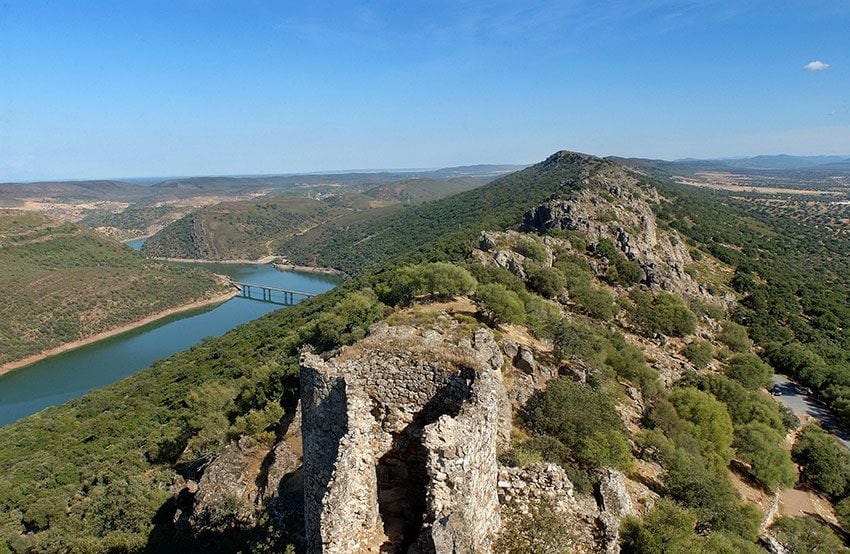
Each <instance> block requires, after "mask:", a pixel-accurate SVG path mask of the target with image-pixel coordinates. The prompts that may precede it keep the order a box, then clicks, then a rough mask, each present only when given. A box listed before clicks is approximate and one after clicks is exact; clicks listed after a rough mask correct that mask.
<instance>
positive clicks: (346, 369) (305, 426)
mask: <svg viewBox="0 0 850 554" xmlns="http://www.w3.org/2000/svg"><path fill="white" fill-rule="evenodd" d="M405 341H407V344H409V345H410V346H411V348H410V349H405V348H399V345H404V344H405ZM422 341H423V338H422V337H421V336H419V335H417V334H416V331H415V330H413V329H412V328H409V327H407V328H401V327H396V328H392V327H387V326H386V325H383V326H379V328H376V329H373V331H372V333H371V335H370V336H369V337H368V338H367V339H364V341H361V342H360V343H359V344H358V347H357V349H343V350H342V352H341V353H340V354H339V355H337V356H336V357H335V358H331V359H330V360H327V361H326V360H323V359H322V358H321V357H319V356H316V355H312V354H305V355H304V356H303V358H302V371H301V395H302V398H301V400H302V410H303V423H302V432H303V447H304V478H305V483H304V488H305V493H304V497H305V526H306V535H307V546H308V551H310V552H328V553H336V552H339V553H346V554H347V553H353V552H378V551H381V552H488V551H490V548H491V541H492V540H493V538H494V536H495V534H496V533H497V532H498V530H499V528H500V515H499V499H498V492H497V487H496V486H495V484H496V482H497V480H498V466H497V461H496V443H497V440H498V437H499V435H500V425H504V422H503V417H502V413H503V410H504V406H505V405H506V403H507V400H506V397H505V394H504V387H503V385H502V382H501V371H500V370H501V364H502V357H501V353H500V351H499V349H498V346H497V345H496V343H495V342H494V340H493V337H492V335H491V334H490V332H489V331H486V330H481V329H479V330H478V331H476V333H475V336H474V340H472V341H470V340H469V339H461V340H460V341H459V342H457V343H456V344H454V343H452V344H450V345H448V346H450V347H451V348H453V349H454V350H453V351H454V352H455V354H459V355H460V357H459V358H458V357H457V356H456V359H462V360H466V361H468V362H471V363H467V364H457V363H450V362H449V361H446V360H440V359H439V356H438V357H436V358H435V357H433V356H429V355H428V354H427V352H425V353H423V352H418V353H417V352H416V351H415V349H414V348H413V345H414V344H421V343H422ZM441 341H442V337H441V338H440V340H437V341H435V339H434V338H433V337H431V338H430V339H429V340H426V342H431V343H435V342H436V343H437V346H439V347H444V346H447V345H446V344H444V343H442V342H441ZM389 343H392V344H393V347H392V348H386V347H387V344H389ZM431 358H433V359H431ZM469 366H474V367H469ZM503 431H504V430H502V432H503Z"/></svg>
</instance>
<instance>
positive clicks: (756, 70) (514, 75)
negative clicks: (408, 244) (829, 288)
mask: <svg viewBox="0 0 850 554" xmlns="http://www.w3.org/2000/svg"><path fill="white" fill-rule="evenodd" d="M848 29H850V2H847V1H845V0H842V1H826V0H805V1H799V2H786V1H781V0H764V1H762V0H750V1H747V0H736V1H726V0H703V1H695V0H694V1H692V0H682V1H672V0H647V1H640V0H617V1H612V2H591V1H579V0H572V1H571V0H561V1H557V2H528V3H524V2H503V1H499V0H489V1H484V0H472V1H464V0H449V1H441V0H434V1H429V2H412V1H403V0H395V1H387V2H310V1H306V2H296V1H291V2H271V1H261V0H254V1H249V0H244V1H229V2H224V1H214V0H169V1H163V2H159V1H153V0H151V1H144V2H142V1H126V2H114V1H101V2H95V1H86V0H74V1H70V0H68V1H64V0H54V1H51V2H41V1H38V0H3V1H2V2H0V181H8V180H15V179H42V178H105V177H130V176H149V175H199V174H204V175H208V174H246V173H250V174H253V173H276V172H296V171H317V170H334V169H350V168H402V167H407V168H411V167H440V166H449V165H460V164H469V163H526V162H534V161H537V160H540V159H542V158H544V157H546V156H547V155H548V154H549V153H551V152H553V151H555V150H558V149H565V148H566V149H571V150H580V151H585V152H591V153H595V154H600V155H610V154H617V155H625V156H642V157H661V158H668V159H670V158H679V157H689V156H693V157H715V156H734V155H751V154H761V153H779V152H784V153H792V154H850V31H848ZM815 60H818V61H821V62H822V63H823V64H828V65H829V67H828V68H826V69H822V70H820V71H807V70H805V69H804V66H805V65H806V64H809V63H810V62H813V61H815Z"/></svg>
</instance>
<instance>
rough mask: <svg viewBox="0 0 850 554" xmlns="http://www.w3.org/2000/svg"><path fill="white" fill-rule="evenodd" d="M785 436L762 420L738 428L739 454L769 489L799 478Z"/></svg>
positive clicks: (786, 486)
mask: <svg viewBox="0 0 850 554" xmlns="http://www.w3.org/2000/svg"><path fill="white" fill-rule="evenodd" d="M784 439H785V437H784V436H782V435H781V434H779V433H778V432H777V431H776V430H775V429H773V428H771V427H768V426H767V425H765V424H764V423H759V422H754V423H748V424H746V425H743V426H741V427H739V428H738V429H736V430H735V439H734V441H733V443H732V444H733V445H734V446H735V451H736V452H737V453H738V457H739V458H740V459H741V460H743V461H744V462H746V463H748V464H749V465H750V474H751V475H752V476H753V478H755V480H756V481H758V482H759V483H761V484H762V485H763V486H764V487H765V488H766V489H768V490H769V491H775V490H777V489H779V488H789V487H792V486H793V485H794V483H795V482H796V481H797V472H796V469H795V468H794V462H792V461H791V453H790V452H788V451H787V450H786V449H785V446H784V442H785V440H784Z"/></svg>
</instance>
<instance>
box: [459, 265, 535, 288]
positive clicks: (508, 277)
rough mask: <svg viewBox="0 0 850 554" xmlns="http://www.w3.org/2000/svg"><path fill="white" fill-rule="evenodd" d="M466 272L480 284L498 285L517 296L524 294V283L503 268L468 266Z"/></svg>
mask: <svg viewBox="0 0 850 554" xmlns="http://www.w3.org/2000/svg"><path fill="white" fill-rule="evenodd" d="M467 270H468V271H469V272H470V273H471V274H472V276H473V277H474V278H475V280H477V281H478V282H479V283H480V284H488V283H498V284H500V285H504V286H505V288H507V289H508V290H512V291H514V292H515V293H517V294H523V293H524V292H526V289H525V283H524V282H523V281H522V279H520V278H519V277H517V276H516V275H514V274H513V273H511V272H510V271H508V270H507V269H505V268H503V267H497V266H495V265H481V264H470V265H468V266H467Z"/></svg>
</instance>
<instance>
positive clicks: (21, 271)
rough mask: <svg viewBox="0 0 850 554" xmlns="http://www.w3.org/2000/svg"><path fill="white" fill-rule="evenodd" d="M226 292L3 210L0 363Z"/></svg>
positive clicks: (206, 276)
mask: <svg viewBox="0 0 850 554" xmlns="http://www.w3.org/2000/svg"><path fill="white" fill-rule="evenodd" d="M222 292H224V288H223V287H222V285H221V284H220V283H219V281H218V279H217V278H216V277H215V276H214V275H212V274H211V273H208V272H206V271H200V270H189V269H185V268H181V267H177V266H173V265H170V264H163V263H159V262H153V261H150V260H146V259H145V258H144V257H143V256H141V255H139V254H138V253H136V252H133V251H131V250H130V249H129V248H127V247H126V246H123V245H121V244H120V243H118V242H115V241H113V240H112V239H108V238H106V237H104V236H102V235H100V234H98V233H95V232H93V231H89V230H87V229H84V228H82V227H78V226H76V225H73V224H70V223H65V224H57V223H54V222H51V221H50V220H48V219H45V218H43V217H41V216H37V215H32V214H25V213H20V212H9V211H5V212H0V298H2V302H0V364H3V363H6V362H10V361H13V360H17V359H21V358H24V357H26V356H29V355H32V354H36V353H38V352H40V351H42V350H45V349H49V348H53V347H56V346H59V345H62V344H64V343H68V342H72V341H75V340H79V339H82V338H85V337H88V336H91V335H94V334H97V333H100V332H103V331H107V330H110V329H113V328H116V327H120V326H122V325H125V324H127V323H131V322H134V321H138V320H140V319H143V318H145V317H147V316H150V315H153V314H156V313H158V312H160V311H163V310H166V309H168V308H174V307H177V306H180V305H184V304H188V303H191V302H193V301H196V300H201V299H203V298H207V297H211V296H213V295H215V294H220V293H222Z"/></svg>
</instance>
